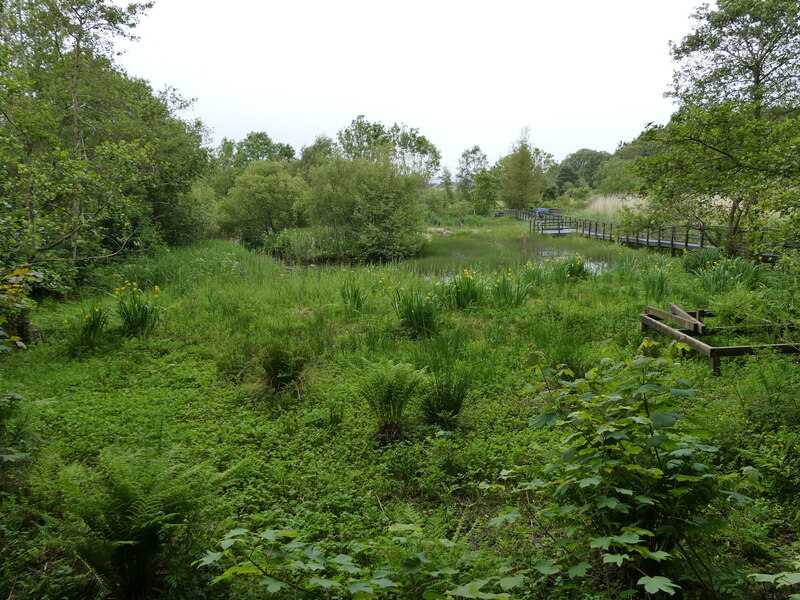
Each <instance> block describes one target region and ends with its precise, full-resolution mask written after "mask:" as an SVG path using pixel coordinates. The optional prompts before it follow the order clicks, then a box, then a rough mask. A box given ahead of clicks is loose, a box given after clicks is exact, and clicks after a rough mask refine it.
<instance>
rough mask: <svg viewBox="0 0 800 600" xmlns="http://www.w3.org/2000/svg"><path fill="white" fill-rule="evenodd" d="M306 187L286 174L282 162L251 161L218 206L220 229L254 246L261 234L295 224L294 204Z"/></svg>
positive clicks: (302, 194)
mask: <svg viewBox="0 0 800 600" xmlns="http://www.w3.org/2000/svg"><path fill="white" fill-rule="evenodd" d="M306 189H307V188H306V184H305V181H303V179H301V178H300V177H297V176H294V175H291V174H289V172H288V170H287V167H286V165H285V164H283V163H279V162H266V161H261V160H257V161H253V162H251V163H249V164H248V165H247V167H245V169H244V171H243V172H242V174H241V175H239V176H238V177H237V178H236V180H235V182H234V184H233V187H232V188H231V189H230V191H229V192H228V196H227V198H225V200H223V201H222V203H221V204H220V206H219V215H218V224H219V227H220V230H221V232H222V233H223V234H225V235H230V236H237V237H240V238H241V239H242V241H243V242H244V243H245V244H246V245H248V246H254V245H256V244H257V243H258V242H259V241H260V240H261V239H262V236H263V235H264V234H275V233H279V232H281V231H283V230H284V229H286V228H288V227H292V226H294V225H296V224H297V217H296V212H295V211H296V208H295V207H296V206H297V205H299V203H300V202H301V200H302V198H303V197H304V196H305V194H306Z"/></svg>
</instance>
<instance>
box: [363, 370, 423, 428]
mask: <svg viewBox="0 0 800 600" xmlns="http://www.w3.org/2000/svg"><path fill="white" fill-rule="evenodd" d="M424 379H425V373H424V371H421V370H417V369H415V368H414V367H413V366H412V365H410V364H407V363H396V362H392V361H390V360H386V361H380V362H375V363H365V364H364V369H363V375H362V379H361V383H360V385H359V395H360V396H361V398H363V399H364V401H365V402H366V403H367V406H368V407H369V409H370V410H371V411H372V414H373V415H374V416H375V419H376V420H377V421H378V431H377V432H376V433H375V436H376V437H377V438H378V439H384V440H387V441H398V440H401V439H403V437H404V433H403V414H404V413H405V409H406V406H408V403H409V402H410V401H411V399H412V398H413V396H414V394H415V393H416V391H417V389H418V388H419V387H420V386H421V385H422V383H423V381H424Z"/></svg>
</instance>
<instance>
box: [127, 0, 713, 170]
mask: <svg viewBox="0 0 800 600" xmlns="http://www.w3.org/2000/svg"><path fill="white" fill-rule="evenodd" d="M699 3H700V0H604V1H602V2H600V1H598V0H548V1H544V0H494V1H493V2H489V1H487V0H483V1H481V2H473V1H469V0H459V1H455V0H424V1H423V0H404V1H403V2H396V1H394V0H383V1H381V0H339V1H336V2H334V1H331V0H326V1H322V0H306V1H303V0H282V1H280V2H275V1H272V0H266V1H263V0H262V1H256V0H227V1H226V2H219V1H218V0H216V1H213V2H212V1H211V0H156V3H155V6H154V8H153V9H151V10H150V12H149V13H148V14H147V15H146V16H144V17H143V18H142V20H141V23H140V25H139V27H138V28H137V30H136V33H137V35H138V36H139V38H140V40H139V41H138V42H134V43H132V44H127V43H125V44H124V45H123V47H124V48H126V52H125V54H123V55H122V56H121V57H119V59H118V60H119V62H120V64H121V65H122V66H123V67H124V68H125V69H126V70H127V71H128V72H129V73H130V74H131V75H135V76H138V77H143V78H145V79H148V80H149V81H150V82H151V83H152V85H153V87H154V88H156V89H157V90H158V89H162V88H163V87H164V86H165V85H171V86H173V87H175V88H177V89H178V90H179V91H180V93H181V94H183V95H184V96H185V97H189V98H196V100H197V101H196V103H195V106H194V111H193V113H192V114H191V115H187V116H197V117H200V118H201V119H202V120H203V121H204V122H205V123H206V125H207V126H208V127H209V128H210V129H211V131H212V135H213V142H214V143H215V144H216V143H217V142H219V140H220V139H222V138H223V137H228V138H233V139H241V138H243V137H244V136H245V135H246V134H247V133H248V132H250V131H266V132H267V133H268V134H269V135H270V136H271V137H272V139H273V140H275V141H278V142H285V143H288V144H291V145H292V146H294V147H295V149H296V150H297V151H298V152H299V149H300V148H301V147H302V146H303V145H309V144H311V143H313V141H314V138H315V137H316V136H317V135H319V134H326V135H329V136H331V137H334V136H335V135H336V132H337V131H339V130H340V129H342V128H343V127H345V126H346V125H347V124H349V123H350V121H351V120H352V119H353V118H355V117H356V116H357V115H359V114H363V115H365V116H366V118H367V119H369V120H371V121H381V122H383V123H385V124H391V123H394V122H399V123H406V124H408V125H409V126H411V127H417V128H419V130H420V132H421V133H422V134H424V135H425V136H427V137H428V139H430V140H431V141H432V142H433V143H434V144H436V146H437V147H438V148H439V149H440V150H441V152H442V155H443V163H444V164H445V165H449V166H450V167H451V168H452V169H454V168H455V166H456V164H457V162H458V157H459V156H460V154H461V152H462V151H463V150H464V149H465V148H468V147H472V146H473V145H475V144H477V145H479V146H480V147H481V148H482V149H483V151H484V152H486V153H487V154H488V156H489V159H490V160H491V161H494V160H496V159H497V158H499V157H500V156H502V155H504V154H506V153H507V152H508V150H509V148H510V146H511V145H512V143H513V142H514V140H516V139H517V138H518V137H519V134H520V130H521V129H522V128H523V127H529V128H530V139H531V142H532V143H533V144H534V145H536V146H538V147H539V148H541V149H543V150H545V151H547V152H550V153H552V154H553V155H554V156H555V157H556V159H557V160H560V159H562V158H563V157H564V156H565V155H567V154H569V153H570V152H574V151H575V150H578V149H580V148H593V149H595V150H607V151H613V150H614V149H615V148H616V146H617V143H618V142H619V141H621V140H625V141H627V140H630V139H632V138H634V137H636V136H637V135H638V134H639V132H640V131H641V130H642V129H643V128H644V126H645V125H646V124H647V123H649V122H659V123H663V122H665V121H666V120H667V119H668V118H669V115H670V114H671V113H672V111H673V105H672V101H671V100H668V99H665V98H664V97H663V93H664V92H665V91H666V90H667V88H668V86H669V83H670V81H671V77H672V70H673V65H672V63H671V61H670V58H669V46H668V42H669V40H674V41H678V40H680V39H681V38H682V37H683V36H685V35H686V34H687V33H689V31H690V29H691V26H692V20H691V19H690V15H691V13H692V12H693V10H694V8H696V6H697V5H698V4H699Z"/></svg>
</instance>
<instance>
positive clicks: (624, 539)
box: [611, 531, 642, 544]
mask: <svg viewBox="0 0 800 600" xmlns="http://www.w3.org/2000/svg"><path fill="white" fill-rule="evenodd" d="M641 539H642V538H641V537H639V534H638V533H634V532H633V531H626V532H625V533H623V534H622V535H615V536H613V537H612V538H611V540H612V541H614V542H619V543H621V544H638V543H639V542H640V541H641Z"/></svg>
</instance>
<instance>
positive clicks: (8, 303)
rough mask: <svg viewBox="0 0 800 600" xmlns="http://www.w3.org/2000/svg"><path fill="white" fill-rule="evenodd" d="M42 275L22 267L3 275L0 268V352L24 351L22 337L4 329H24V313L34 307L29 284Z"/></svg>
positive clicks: (28, 267)
mask: <svg viewBox="0 0 800 600" xmlns="http://www.w3.org/2000/svg"><path fill="white" fill-rule="evenodd" d="M43 277H44V276H43V275H42V273H39V272H37V271H31V269H30V266H27V265H26V266H23V267H20V268H18V269H14V270H13V271H11V272H9V273H4V269H2V267H0V352H11V351H13V350H14V349H23V350H24V349H25V343H24V342H23V341H22V337H21V336H19V335H15V334H16V333H17V332H16V331H13V330H12V331H11V332H10V333H9V332H6V331H5V329H10V327H9V326H11V327H14V329H20V328H24V323H21V322H20V321H25V320H26V316H25V312H26V311H28V310H30V309H31V308H32V307H33V306H34V302H33V300H32V299H31V298H30V290H31V284H33V283H39V282H41V281H42V279H43Z"/></svg>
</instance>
